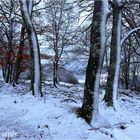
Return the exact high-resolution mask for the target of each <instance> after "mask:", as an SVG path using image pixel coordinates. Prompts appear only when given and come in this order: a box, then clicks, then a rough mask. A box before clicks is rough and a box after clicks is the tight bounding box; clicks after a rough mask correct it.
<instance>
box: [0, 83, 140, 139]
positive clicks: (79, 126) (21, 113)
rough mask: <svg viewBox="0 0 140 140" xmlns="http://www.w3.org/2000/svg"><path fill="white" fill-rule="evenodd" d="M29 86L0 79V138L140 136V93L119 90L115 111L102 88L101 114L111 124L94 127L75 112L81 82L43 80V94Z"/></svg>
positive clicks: (79, 98)
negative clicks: (34, 92)
mask: <svg viewBox="0 0 140 140" xmlns="http://www.w3.org/2000/svg"><path fill="white" fill-rule="evenodd" d="M29 89H30V87H29V84H28V83H26V84H25V83H24V84H20V85H18V86H16V87H12V86H9V85H5V84H4V83H3V82H2V81H0V140H5V139H8V138H9V139H14V140H140V134H139V133H140V94H136V93H135V92H131V91H121V92H120V95H119V99H118V104H119V105H120V108H121V109H120V110H118V111H117V112H116V111H114V110H113V109H112V108H107V107H105V106H104V103H103V102H102V98H103V94H104V91H103V90H101V94H100V114H101V116H103V117H104V118H105V119H106V120H108V122H109V123H110V124H111V128H101V129H96V130H95V129H93V128H91V126H90V125H88V124H87V123H86V122H85V121H84V120H83V119H82V118H79V117H77V115H76V113H75V112H76V111H75V110H76V109H77V108H79V107H81V104H82V97H83V86H82V85H69V84H61V86H59V87H58V88H54V87H53V86H52V84H51V83H45V84H43V93H44V97H43V98H40V97H34V96H32V95H31V92H29Z"/></svg>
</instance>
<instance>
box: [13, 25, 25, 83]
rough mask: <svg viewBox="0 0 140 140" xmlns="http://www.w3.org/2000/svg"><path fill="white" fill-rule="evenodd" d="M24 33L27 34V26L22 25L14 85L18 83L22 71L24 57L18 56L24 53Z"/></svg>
mask: <svg viewBox="0 0 140 140" xmlns="http://www.w3.org/2000/svg"><path fill="white" fill-rule="evenodd" d="M24 34H25V27H24V26H22V27H21V37H20V44H19V50H18V54H17V59H16V63H15V68H14V77H13V85H14V84H17V82H18V79H19V75H20V71H21V70H20V67H21V62H22V57H18V56H21V55H22V54H23V48H24Z"/></svg>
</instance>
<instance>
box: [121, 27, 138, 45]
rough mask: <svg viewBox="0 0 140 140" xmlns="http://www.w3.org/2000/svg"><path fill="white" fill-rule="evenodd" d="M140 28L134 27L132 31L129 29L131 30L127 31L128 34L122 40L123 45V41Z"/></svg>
mask: <svg viewBox="0 0 140 140" xmlns="http://www.w3.org/2000/svg"><path fill="white" fill-rule="evenodd" d="M138 30H140V27H137V28H134V29H132V30H131V31H129V32H128V33H127V35H126V36H125V37H124V38H123V39H122V40H121V45H123V43H124V42H125V40H126V39H127V38H128V37H129V36H130V35H131V34H133V33H134V32H136V31H138Z"/></svg>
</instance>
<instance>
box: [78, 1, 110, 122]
mask: <svg viewBox="0 0 140 140" xmlns="http://www.w3.org/2000/svg"><path fill="white" fill-rule="evenodd" d="M107 4H108V2H107V1H106V0H101V1H99V0H96V1H95V3H94V12H93V18H92V26H91V36H90V55H89V60H88V66H87V70H86V80H85V86H84V98H83V105H82V109H81V111H80V115H81V116H82V117H83V118H84V119H85V120H86V121H87V122H88V123H90V122H91V121H92V120H93V118H96V116H98V113H99V103H98V94H99V93H98V92H99V84H100V76H101V68H102V64H103V57H104V52H105V25H106V18H107V14H108V13H107V11H104V10H105V5H107ZM106 8H107V7H106Z"/></svg>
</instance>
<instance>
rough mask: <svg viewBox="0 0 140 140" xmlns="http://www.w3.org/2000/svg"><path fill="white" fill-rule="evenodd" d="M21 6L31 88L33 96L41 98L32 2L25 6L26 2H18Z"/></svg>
mask: <svg viewBox="0 0 140 140" xmlns="http://www.w3.org/2000/svg"><path fill="white" fill-rule="evenodd" d="M19 1H20V5H21V12H22V18H23V21H24V26H25V28H26V30H27V34H28V40H29V43H30V46H31V57H32V64H33V66H32V79H31V88H32V92H33V95H35V96H39V95H41V96H42V86H41V61H40V50H39V43H38V38H37V34H36V30H35V28H34V26H33V23H32V20H31V9H32V6H31V5H32V0H30V1H29V2H28V3H29V5H28V4H27V1H26V0H19Z"/></svg>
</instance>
